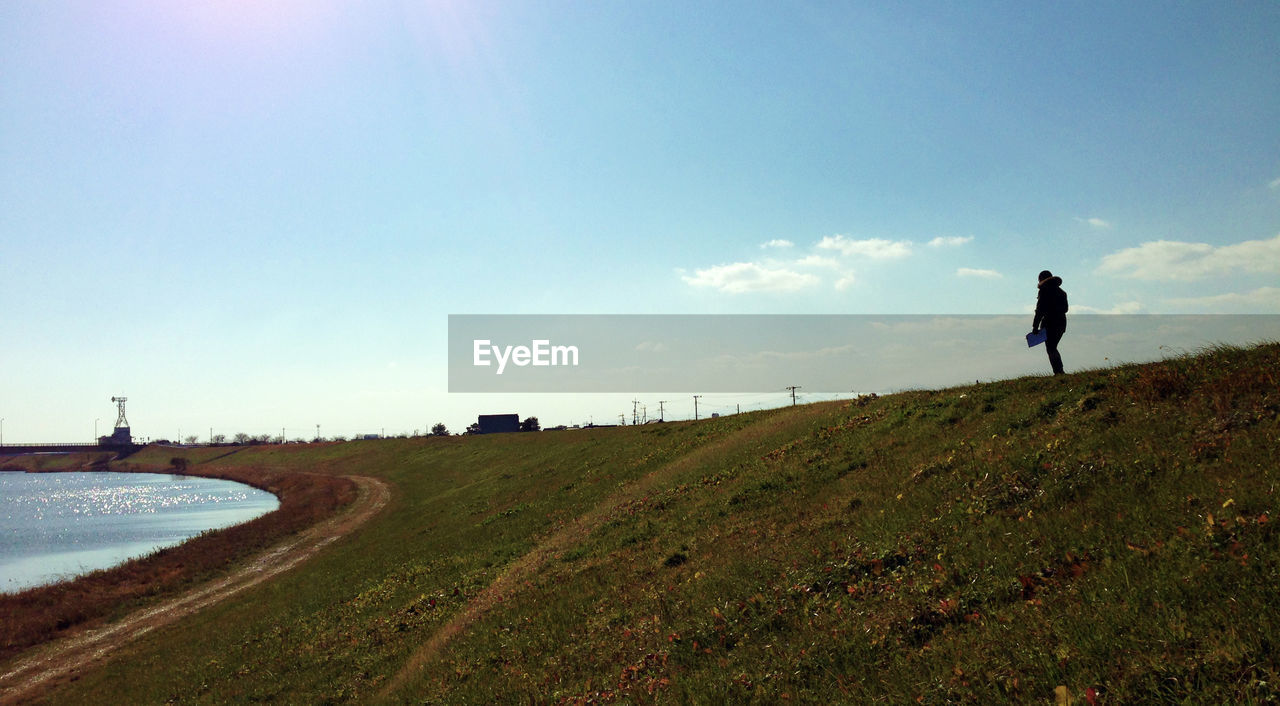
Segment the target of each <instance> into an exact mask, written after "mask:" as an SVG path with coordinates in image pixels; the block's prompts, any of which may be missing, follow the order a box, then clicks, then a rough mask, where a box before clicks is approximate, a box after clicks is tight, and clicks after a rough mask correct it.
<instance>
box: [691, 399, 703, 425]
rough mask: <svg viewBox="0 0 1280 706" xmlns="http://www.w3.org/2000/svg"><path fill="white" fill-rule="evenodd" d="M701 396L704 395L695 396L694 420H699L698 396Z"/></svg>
mask: <svg viewBox="0 0 1280 706" xmlns="http://www.w3.org/2000/svg"><path fill="white" fill-rule="evenodd" d="M699 397H702V395H694V396H693V420H694V421H695V422H696V421H698V398H699Z"/></svg>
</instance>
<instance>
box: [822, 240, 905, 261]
mask: <svg viewBox="0 0 1280 706" xmlns="http://www.w3.org/2000/svg"><path fill="white" fill-rule="evenodd" d="M818 247H819V248H821V249H823V250H836V251H838V252H839V253H840V254H841V255H845V256H854V255H857V256H862V257H869V258H871V259H873V260H890V259H895V258H901V257H907V256H908V255H910V254H911V241H909V240H885V239H884V238H867V239H865V240H853V239H851V238H846V237H845V236H843V235H828V236H826V237H825V238H823V239H822V240H821V241H820V242H819V243H818Z"/></svg>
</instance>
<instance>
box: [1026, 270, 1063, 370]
mask: <svg viewBox="0 0 1280 706" xmlns="http://www.w3.org/2000/svg"><path fill="white" fill-rule="evenodd" d="M1039 279H1040V285H1039V288H1040V293H1039V294H1037V295H1036V316H1035V319H1033V320H1032V321H1031V330H1032V331H1035V332H1038V331H1040V326H1041V324H1043V325H1044V332H1045V341H1044V348H1045V350H1046V351H1048V353H1049V365H1051V366H1053V374H1054V375H1061V374H1062V373H1063V370H1062V356H1061V355H1059V354H1058V341H1061V340H1062V335H1063V334H1064V333H1066V332H1067V293H1066V292H1064V291H1062V278H1061V277H1055V276H1054V275H1053V273H1052V272H1050V271H1048V270H1044V271H1043V272H1041V273H1040V277H1039Z"/></svg>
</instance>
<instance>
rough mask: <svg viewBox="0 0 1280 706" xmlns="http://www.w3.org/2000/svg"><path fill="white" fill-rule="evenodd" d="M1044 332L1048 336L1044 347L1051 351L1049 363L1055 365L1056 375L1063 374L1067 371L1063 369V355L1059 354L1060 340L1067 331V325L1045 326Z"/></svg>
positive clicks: (1054, 372) (1054, 371)
mask: <svg viewBox="0 0 1280 706" xmlns="http://www.w3.org/2000/svg"><path fill="white" fill-rule="evenodd" d="M1044 332H1045V334H1046V336H1047V337H1046V338H1045V339H1044V349H1045V350H1046V351H1048V352H1049V365H1052V366H1053V374H1054V375H1061V374H1062V373H1063V372H1065V371H1063V369H1062V356H1061V355H1059V354H1058V341H1061V340H1062V334H1064V333H1066V332H1067V327H1066V326H1063V327H1062V328H1049V327H1048V326H1046V327H1044Z"/></svg>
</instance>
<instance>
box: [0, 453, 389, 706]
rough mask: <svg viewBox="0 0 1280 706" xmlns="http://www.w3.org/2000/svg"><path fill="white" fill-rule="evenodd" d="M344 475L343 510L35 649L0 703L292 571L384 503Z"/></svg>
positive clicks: (373, 481)
mask: <svg viewBox="0 0 1280 706" xmlns="http://www.w3.org/2000/svg"><path fill="white" fill-rule="evenodd" d="M347 477H348V478H350V479H351V480H353V481H355V483H356V485H358V486H359V489H360V495H359V497H358V498H357V499H356V501H355V502H354V503H352V505H351V507H349V508H348V509H347V510H346V511H344V512H342V513H341V514H339V515H336V516H334V517H331V518H329V519H327V520H325V521H324V522H321V523H319V524H317V525H314V526H312V527H310V528H309V529H306V530H304V531H303V532H301V533H299V534H298V535H296V536H294V537H292V538H290V539H288V540H286V541H284V542H283V543H281V544H278V545H276V546H275V547H272V548H271V549H268V550H267V551H265V552H263V553H262V554H260V555H258V556H257V557H254V558H253V559H252V560H251V561H250V563H249V564H248V565H247V566H244V567H243V568H241V569H238V570H237V571H235V572H234V573H232V574H230V575H228V576H224V577H223V578H221V579H217V580H215V581H213V582H211V583H208V584H205V585H204V586H200V587H197V588H195V589H192V590H191V591H188V592H187V593H184V594H182V595H180V596H177V597H175V598H171V599H169V600H167V601H165V602H163V603H161V604H159V605H157V606H153V607H151V608H146V609H143V610H140V611H137V612H136V613H132V614H130V615H128V616H126V617H124V618H123V619H121V620H119V621H117V622H115V623H112V624H110V625H104V626H103V627H100V628H96V629H94V630H89V631H87V632H84V633H82V634H79V635H76V636H74V637H69V638H66V639H64V640H60V641H57V642H54V643H51V644H50V645H46V646H44V647H42V648H36V652H37V654H35V655H33V656H31V657H28V658H26V659H23V660H20V661H19V662H17V663H16V664H15V665H14V666H13V668H12V669H10V670H9V671H8V672H6V673H4V674H0V704H14V703H21V702H23V701H27V700H30V699H33V698H35V697H37V696H39V695H40V694H41V693H43V691H44V690H46V689H49V688H51V687H53V686H55V685H57V684H59V683H61V682H64V681H66V680H68V679H71V678H73V677H74V676H75V675H76V674H77V673H79V672H83V671H87V670H90V669H93V668H96V667H98V666H101V665H102V664H104V663H106V662H107V661H108V660H110V659H111V656H112V655H113V654H114V653H115V651H116V650H117V649H119V648H120V647H122V646H124V645H126V644H128V643H129V642H131V641H132V640H135V639H137V638H138V637H141V636H142V635H145V634H146V633H148V632H150V631H152V630H155V629H156V628H160V627H164V626H165V625H168V624H170V623H173V622H175V621H177V620H180V619H182V618H184V617H186V616H188V615H191V614H193V613H195V612H197V611H199V610H202V609H204V608H207V607H209V606H211V605H213V604H215V603H217V602H219V601H222V600H224V599H226V598H229V597H231V596H233V595H235V594H237V593H239V592H241V591H243V590H245V589H247V588H251V587H253V586H256V585H258V584H259V583H262V582H263V581H266V580H267V579H270V578H272V577H274V576H278V575H280V574H282V573H284V572H286V571H288V570H290V569H292V568H293V567H295V566H297V565H299V564H301V563H302V562H304V561H306V560H307V559H309V558H311V557H312V556H314V555H315V554H316V552H318V551H320V550H321V549H322V548H324V547H325V546H326V545H328V544H329V543H330V542H332V541H334V540H335V539H338V538H339V537H342V536H343V535H345V534H347V533H348V532H351V531H352V530H354V529H355V528H357V527H359V526H360V525H362V524H364V523H365V521H367V520H368V519H369V518H371V517H373V516H374V515H376V514H377V513H378V511H379V510H381V509H382V508H383V507H384V506H385V505H386V504H387V501H388V500H390V498H391V490H390V488H389V487H388V486H387V484H386V483H384V482H382V481H381V480H378V479H377V478H370V477H367V476H347Z"/></svg>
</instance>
